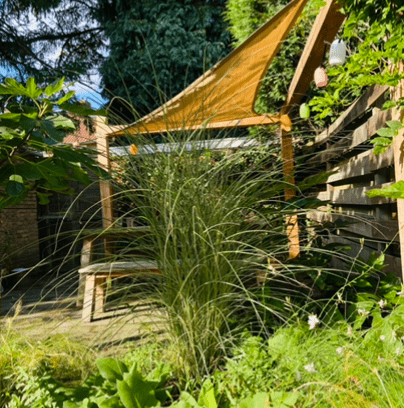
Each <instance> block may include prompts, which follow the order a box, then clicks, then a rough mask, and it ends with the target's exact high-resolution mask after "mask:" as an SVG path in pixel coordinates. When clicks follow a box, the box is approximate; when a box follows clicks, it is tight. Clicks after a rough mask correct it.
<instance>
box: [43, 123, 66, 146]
mask: <svg viewBox="0 0 404 408" xmlns="http://www.w3.org/2000/svg"><path fill="white" fill-rule="evenodd" d="M41 131H42V132H44V133H45V134H46V135H48V136H49V137H50V138H52V139H53V140H55V141H56V142H63V139H64V137H65V134H64V133H63V132H60V131H59V130H56V128H55V125H54V124H53V122H52V121H50V120H43V121H41Z"/></svg>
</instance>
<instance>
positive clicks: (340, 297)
mask: <svg viewBox="0 0 404 408" xmlns="http://www.w3.org/2000/svg"><path fill="white" fill-rule="evenodd" d="M337 298H338V301H337V302H338V303H345V300H344V299H342V295H341V293H339V292H338V293H337Z"/></svg>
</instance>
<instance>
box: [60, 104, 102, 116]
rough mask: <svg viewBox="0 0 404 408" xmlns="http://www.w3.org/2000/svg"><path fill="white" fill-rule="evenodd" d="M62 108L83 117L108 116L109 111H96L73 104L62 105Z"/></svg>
mask: <svg viewBox="0 0 404 408" xmlns="http://www.w3.org/2000/svg"><path fill="white" fill-rule="evenodd" d="M60 107H61V108H62V109H63V110H65V111H68V112H71V113H75V114H77V115H81V116H90V115H97V116H106V115H107V111H106V110H105V109H99V110H94V109H92V108H87V107H86V106H80V105H76V104H73V103H62V104H60Z"/></svg>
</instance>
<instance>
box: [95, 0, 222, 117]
mask: <svg viewBox="0 0 404 408" xmlns="http://www.w3.org/2000/svg"><path fill="white" fill-rule="evenodd" d="M101 3H102V4H105V5H107V4H108V8H109V10H110V12H109V13H105V12H102V13H101V12H100V13H99V14H98V17H97V18H98V19H99V21H100V22H101V24H102V25H103V26H104V27H105V32H106V35H107V37H108V39H109V42H110V50H111V51H110V53H109V55H108V57H107V59H106V61H105V63H104V64H103V66H102V68H101V73H102V81H103V84H104V86H105V91H104V96H105V97H106V98H110V95H111V94H112V95H114V96H119V97H121V98H124V99H125V100H127V101H129V102H130V104H131V105H132V106H133V108H134V111H135V112H138V113H139V114H144V113H148V112H150V111H151V110H153V109H154V108H156V107H158V106H159V105H161V104H162V102H165V101H166V100H168V99H169V98H171V97H172V96H174V95H176V94H178V93H179V92H180V91H182V90H183V89H184V88H185V87H186V86H187V85H188V84H190V83H191V82H193V81H194V80H195V79H197V78H198V77H199V76H200V75H202V73H203V72H204V71H206V70H207V69H208V68H210V67H211V66H212V65H213V64H214V63H216V62H217V61H218V60H219V59H220V58H222V57H224V56H225V55H226V54H227V53H228V51H229V43H230V35H229V33H228V32H227V31H226V24H225V23H224V21H223V18H222V16H221V14H222V12H223V9H224V6H225V1H224V0H214V1H209V2H197V3H195V2H193V1H191V0H169V1H165V2H156V1H155V2H140V1H137V2H133V1H129V0H124V1H117V0H114V1H113V2H111V1H106V0H103V1H101ZM101 11H102V9H101ZM112 109H113V110H114V109H115V110H114V112H115V113H116V114H118V115H121V117H123V118H124V119H127V120H129V119H132V118H133V115H134V114H135V116H136V113H134V111H133V110H132V109H128V108H127V105H125V104H124V103H121V102H119V100H115V101H114V102H113V105H112ZM125 115H128V116H125Z"/></svg>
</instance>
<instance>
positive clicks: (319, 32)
mask: <svg viewBox="0 0 404 408" xmlns="http://www.w3.org/2000/svg"><path fill="white" fill-rule="evenodd" d="M307 2H308V0H293V1H291V2H290V3H289V4H288V5H287V6H286V7H285V8H284V9H283V10H281V11H280V12H279V13H278V14H277V15H276V16H274V17H273V18H272V19H271V20H270V21H268V22H267V23H266V24H264V25H263V26H262V27H261V28H260V29H258V30H257V31H256V32H255V33H254V34H252V35H251V36H250V37H249V38H248V39H247V40H246V41H245V42H244V43H243V44H242V45H241V46H240V47H238V48H237V49H236V50H234V51H233V52H232V53H230V54H229V55H228V56H227V57H226V58H225V59H223V60H222V61H220V62H219V63H218V64H216V65H215V66H214V67H213V68H211V69H210V70H209V71H207V72H206V73H205V74H204V75H202V76H201V77H200V78H198V79H197V80H196V81H195V82H193V83H192V84H191V85H190V86H189V87H187V88H186V89H185V90H184V91H183V92H181V93H180V94H179V95H177V96H176V97H174V98H173V99H171V100H170V101H168V102H167V103H165V104H164V105H162V106H161V107H159V108H158V109H156V110H155V111H153V112H151V113H150V114H149V115H147V116H145V117H143V118H141V119H140V120H138V121H136V122H135V123H133V124H132V125H129V126H126V127H120V128H119V129H115V130H114V131H112V132H111V129H108V127H106V126H104V127H103V128H102V131H101V132H100V133H99V135H98V139H97V148H98V152H99V156H98V157H99V162H100V165H102V166H103V167H104V168H106V169H107V170H109V169H110V159H109V143H108V139H109V138H110V137H116V136H125V135H127V134H139V133H164V132H167V131H178V130H191V129H204V128H207V129H225V128H235V127H249V126H257V125H276V124H277V125H279V127H280V137H281V141H282V157H283V161H284V176H285V179H286V180H287V181H288V182H289V183H291V184H294V176H293V173H294V165H293V146H292V136H291V134H290V131H291V130H292V121H291V119H290V115H291V110H292V108H293V107H294V106H295V105H296V104H298V103H299V101H300V100H301V98H302V97H303V96H304V95H305V94H306V92H307V90H308V88H309V85H310V82H311V81H312V78H313V74H314V71H315V69H316V68H317V67H318V66H319V65H320V64H321V63H322V59H323V57H324V51H325V47H326V44H327V43H330V42H332V41H333V39H334V37H335V35H336V34H337V32H338V30H339V28H340V27H341V25H342V22H343V20H344V16H343V15H342V14H341V13H340V12H339V6H338V5H337V4H336V3H337V0H327V3H326V5H325V6H324V7H323V8H322V10H321V12H320V13H319V15H318V17H317V19H316V21H315V23H314V26H313V29H312V31H311V33H310V36H309V38H308V41H307V44H306V47H305V49H304V51H303V54H302V57H301V59H300V62H299V65H298V67H297V69H296V72H295V76H294V78H293V80H292V83H291V85H290V88H289V91H288V94H287V97H286V103H285V105H284V107H283V108H282V110H281V112H279V113H278V114H276V115H269V114H264V115H262V114H258V113H256V112H255V110H254V105H255V102H256V98H257V94H258V90H259V88H260V84H261V81H262V79H263V77H264V75H265V73H266V71H267V69H268V67H269V65H270V64H271V63H272V61H273V59H274V58H275V56H276V54H277V53H278V51H279V49H280V48H281V45H282V42H283V41H284V40H285V38H286V37H287V35H288V33H289V32H290V30H291V29H292V28H293V26H294V25H295V24H296V23H297V21H298V18H299V16H300V15H301V13H302V11H303V9H304V7H305V5H306V3H307ZM132 153H136V149H134V150H133V152H132ZM294 195H295V191H294V190H293V189H286V190H285V198H286V200H289V199H291V198H292V197H294ZM101 198H102V209H103V220H104V227H110V226H111V224H112V222H113V205H112V189H111V186H110V185H109V184H108V182H106V181H103V182H102V184H101ZM287 224H288V225H287V228H288V236H289V253H290V257H291V258H294V257H296V256H297V255H298V254H299V231H298V225H297V217H296V216H293V217H290V218H289V219H288V220H287Z"/></svg>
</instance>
